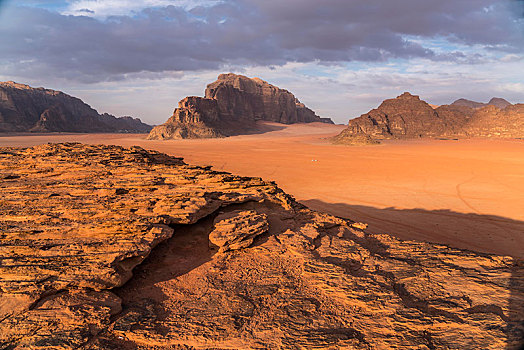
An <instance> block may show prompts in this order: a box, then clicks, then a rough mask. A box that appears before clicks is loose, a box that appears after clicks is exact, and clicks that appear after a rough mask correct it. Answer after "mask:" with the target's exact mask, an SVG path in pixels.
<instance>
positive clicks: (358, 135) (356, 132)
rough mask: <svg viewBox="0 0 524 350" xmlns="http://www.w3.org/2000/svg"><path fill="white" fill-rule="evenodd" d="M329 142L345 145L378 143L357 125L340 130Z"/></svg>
mask: <svg viewBox="0 0 524 350" xmlns="http://www.w3.org/2000/svg"><path fill="white" fill-rule="evenodd" d="M331 142H332V143H334V144H336V145H346V146H365V145H378V144H379V143H380V142H379V141H377V140H376V139H374V138H372V137H371V136H369V135H368V134H366V133H365V132H364V131H362V129H360V128H359V127H358V126H353V127H352V128H351V129H349V128H347V129H345V130H342V132H341V133H340V134H338V135H337V136H335V137H333V138H332V139H331Z"/></svg>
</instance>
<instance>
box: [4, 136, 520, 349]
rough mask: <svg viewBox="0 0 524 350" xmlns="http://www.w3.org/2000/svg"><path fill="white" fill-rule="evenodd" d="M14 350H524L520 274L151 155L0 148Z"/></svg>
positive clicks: (71, 147)
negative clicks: (521, 349)
mask: <svg viewBox="0 0 524 350" xmlns="http://www.w3.org/2000/svg"><path fill="white" fill-rule="evenodd" d="M0 176H1V182H0V204H1V205H0V258H1V260H0V348H6V349H27V348H32V349H49V348H52V349H70V348H84V349H116V348H118V349H137V348H140V349H192V348H195V349H268V348H269V349H282V348H286V349H314V348H327V349H341V348H342V349H392V348H402V349H448V348H452V349H518V346H519V345H520V341H521V339H522V334H523V333H522V332H523V326H522V321H523V307H524V304H523V302H524V290H523V283H524V278H523V275H524V273H523V265H522V263H521V262H519V261H516V260H515V259H513V258H511V257H504V256H493V255H486V254H477V253H474V252H470V251H464V250H459V249H454V248H449V247H446V246H443V245H435V244H429V243H421V242H412V241H405V242H403V241H400V240H398V239H395V238H393V237H391V236H388V235H370V234H366V233H365V232H364V231H363V230H362V229H363V228H364V227H365V225H364V224H361V223H354V222H352V221H350V220H345V219H340V218H336V217H333V216H330V215H327V214H321V213H318V212H314V211H312V210H309V209H307V208H306V207H304V206H302V205H300V204H298V203H297V202H295V201H294V200H293V198H291V197H290V196H288V195H286V194H285V193H284V192H282V191H281V190H280V189H279V188H278V187H277V186H276V185H275V184H274V183H268V182H264V181H262V180H260V179H257V178H245V177H239V176H234V175H231V174H228V173H223V172H216V171H213V170H210V169H209V168H202V167H195V166H190V165H187V164H185V163H183V161H182V160H181V159H179V158H173V157H170V156H167V155H164V154H160V153H157V152H153V151H146V150H144V149H142V148H139V147H133V148H130V149H125V148H121V147H117V146H90V145H81V144H49V145H42V146H37V147H33V148H27V149H15V148H3V149H0Z"/></svg>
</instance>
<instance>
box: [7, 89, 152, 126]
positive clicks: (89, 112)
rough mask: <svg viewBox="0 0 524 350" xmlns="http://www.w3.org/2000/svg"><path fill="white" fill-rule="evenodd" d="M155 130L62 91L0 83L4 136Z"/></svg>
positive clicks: (136, 120) (137, 120) (135, 119)
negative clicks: (116, 115)
mask: <svg viewBox="0 0 524 350" xmlns="http://www.w3.org/2000/svg"><path fill="white" fill-rule="evenodd" d="M151 128H152V127H151V126H149V125H147V124H144V123H142V122H141V121H140V119H138V118H131V117H121V118H116V117H114V116H112V115H110V114H107V113H104V114H99V113H98V112H97V111H96V110H94V109H93V108H91V107H90V106H89V105H87V104H86V103H84V102H83V101H82V100H80V99H78V98H76V97H72V96H69V95H67V94H65V93H63V92H61V91H55V90H49V89H44V88H32V87H30V86H28V85H24V84H17V83H15V82H12V81H8V82H0V132H81V133H91V132H136V133H146V132H149V131H150V130H151Z"/></svg>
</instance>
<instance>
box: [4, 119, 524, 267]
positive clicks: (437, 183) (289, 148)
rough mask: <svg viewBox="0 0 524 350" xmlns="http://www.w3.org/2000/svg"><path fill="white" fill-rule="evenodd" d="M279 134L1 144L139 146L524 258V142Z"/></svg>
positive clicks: (321, 127) (315, 201)
mask: <svg viewBox="0 0 524 350" xmlns="http://www.w3.org/2000/svg"><path fill="white" fill-rule="evenodd" d="M266 126H267V127H268V128H271V127H272V128H274V129H277V130H274V131H268V132H266V133H263V134H256V135H246V136H235V137H230V138H227V139H196V140H167V141H155V140H146V139H145V138H146V135H141V134H134V135H127V134H125V135H122V134H74V135H73V134H71V135H67V134H65V135H30V136H5V135H4V136H2V137H0V146H3V147H5V146H17V147H31V146H35V145H39V144H45V143H48V142H51V143H59V142H82V143H86V144H106V145H111V144H115V145H120V146H124V147H131V146H133V145H139V146H141V147H144V148H145V149H154V150H156V151H160V152H164V153H166V154H170V155H173V156H176V157H182V158H184V160H185V161H186V162H188V163H189V164H195V165H200V166H212V167H213V169H214V170H219V171H227V172H231V173H234V174H238V175H242V176H255V177H261V178H263V179H264V180H266V181H275V182H276V183H277V184H278V186H279V187H281V188H282V189H284V190H285V191H286V192H287V193H289V194H291V195H292V196H294V197H295V198H296V199H297V200H298V201H299V202H301V203H303V204H306V205H307V206H308V207H310V208H312V209H315V210H319V211H322V212H326V213H329V214H332V215H336V216H340V217H344V218H348V219H353V220H357V221H362V222H365V223H367V224H369V228H368V230H369V231H370V232H373V233H388V234H392V235H395V236H397V237H399V238H402V239H415V240H422V241H430V242H435V243H443V244H450V245H452V246H455V247H458V248H463V249H470V250H475V251H480V252H486V253H494V254H503V255H506V254H507V255H513V256H516V257H520V258H522V257H524V249H522V247H523V246H524V235H523V234H522V232H524V212H523V211H522V209H521V208H523V207H524V196H523V195H522V194H523V193H524V178H523V177H524V158H523V157H522V154H524V141H523V140H515V139H509V140H501V139H482V138H478V139H463V140H458V141H453V140H409V141H403V140H400V141H398V140H397V141H388V142H383V143H382V144H381V145H376V146H374V145H371V146H350V147H347V146H339V145H333V144H331V143H330V142H329V138H330V137H333V136H335V135H336V134H338V133H339V132H340V131H341V130H342V129H344V126H340V125H329V124H297V125H289V126H286V125H277V124H275V123H269V124H266Z"/></svg>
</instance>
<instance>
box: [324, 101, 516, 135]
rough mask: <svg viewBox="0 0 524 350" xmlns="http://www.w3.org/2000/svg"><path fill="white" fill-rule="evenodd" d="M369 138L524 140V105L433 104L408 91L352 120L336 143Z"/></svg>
mask: <svg viewBox="0 0 524 350" xmlns="http://www.w3.org/2000/svg"><path fill="white" fill-rule="evenodd" d="M363 134H364V135H367V136H369V137H370V138H371V139H372V140H375V141H376V140H379V139H413V138H421V137H432V138H438V137H445V138H447V137H524V105H522V104H516V105H512V104H510V103H509V102H507V101H506V100H504V99H501V98H493V99H491V100H490V102H489V103H488V104H483V103H478V102H474V101H469V100H465V99H460V100H457V101H455V102H454V103H452V104H450V105H441V106H438V107H436V108H435V106H432V105H429V104H428V103H426V102H425V101H423V100H421V99H420V98H419V97H418V96H415V95H411V94H410V93H408V92H405V93H403V94H402V95H400V96H398V97H396V98H394V99H388V100H385V101H383V102H382V104H381V105H380V106H379V107H378V108H376V109H372V110H371V111H369V112H368V113H365V114H363V115H361V116H360V117H358V118H355V119H351V120H350V121H349V122H348V127H347V129H345V130H344V131H343V132H342V133H341V134H339V135H338V136H337V137H335V138H334V139H333V141H334V142H335V143H344V140H345V139H347V140H348V141H347V142H348V143H351V142H352V140H351V139H352V138H355V137H359V138H362V137H363Z"/></svg>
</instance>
